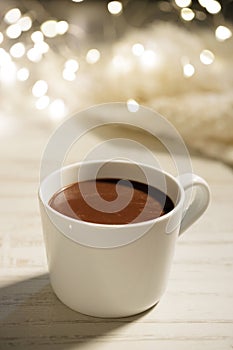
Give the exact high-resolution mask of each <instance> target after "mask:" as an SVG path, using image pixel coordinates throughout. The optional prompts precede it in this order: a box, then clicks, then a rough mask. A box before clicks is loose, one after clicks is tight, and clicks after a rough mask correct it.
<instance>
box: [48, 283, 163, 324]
mask: <svg viewBox="0 0 233 350" xmlns="http://www.w3.org/2000/svg"><path fill="white" fill-rule="evenodd" d="M53 291H54V289H53ZM54 294H55V295H56V297H57V298H58V299H59V301H60V302H62V304H64V305H65V306H67V307H68V308H69V309H71V310H73V311H75V312H78V313H80V314H82V315H85V316H90V317H95V318H108V319H109V318H114V319H116V318H127V317H132V316H137V315H143V314H144V313H147V312H149V310H151V309H153V308H154V307H156V306H157V305H158V303H159V301H160V300H157V301H156V302H154V303H153V304H152V305H149V306H146V307H143V308H138V310H135V311H125V312H117V311H115V312H114V311H113V312H101V313H100V312H95V311H89V310H88V311H85V310H84V309H83V310H81V309H80V308H76V307H74V306H72V305H70V304H69V303H67V302H64V301H63V300H62V298H60V297H59V296H58V295H57V293H56V292H55V291H54Z"/></svg>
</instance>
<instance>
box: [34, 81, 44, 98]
mask: <svg viewBox="0 0 233 350" xmlns="http://www.w3.org/2000/svg"><path fill="white" fill-rule="evenodd" d="M47 91H48V83H47V82H46V81H45V80H38V81H37V82H35V84H34V85H33V87H32V94H33V96H35V97H41V96H43V95H45V94H46V92H47Z"/></svg>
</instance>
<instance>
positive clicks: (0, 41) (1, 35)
mask: <svg viewBox="0 0 233 350" xmlns="http://www.w3.org/2000/svg"><path fill="white" fill-rule="evenodd" d="M3 40H4V36H3V34H2V33H1V32H0V44H1V43H2V42H3Z"/></svg>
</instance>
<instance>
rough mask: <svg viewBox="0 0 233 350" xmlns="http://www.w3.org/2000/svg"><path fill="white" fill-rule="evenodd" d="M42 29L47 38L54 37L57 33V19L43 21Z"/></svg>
mask: <svg viewBox="0 0 233 350" xmlns="http://www.w3.org/2000/svg"><path fill="white" fill-rule="evenodd" d="M41 30H42V32H43V34H44V35H45V36H46V37H47V38H54V37H55V36H56V35H57V21H55V20H49V21H46V22H44V23H42V25H41Z"/></svg>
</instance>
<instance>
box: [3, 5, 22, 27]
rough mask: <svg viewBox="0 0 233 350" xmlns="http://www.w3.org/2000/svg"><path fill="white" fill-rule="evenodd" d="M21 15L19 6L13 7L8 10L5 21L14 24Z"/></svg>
mask: <svg viewBox="0 0 233 350" xmlns="http://www.w3.org/2000/svg"><path fill="white" fill-rule="evenodd" d="M20 16H21V12H20V10H19V9H18V8H14V9H11V10H9V11H7V13H6V14H5V16H4V21H5V22H6V23H8V24H12V23H15V22H17V21H18V19H19V18H20Z"/></svg>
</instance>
